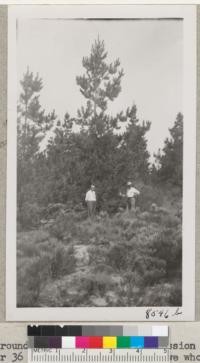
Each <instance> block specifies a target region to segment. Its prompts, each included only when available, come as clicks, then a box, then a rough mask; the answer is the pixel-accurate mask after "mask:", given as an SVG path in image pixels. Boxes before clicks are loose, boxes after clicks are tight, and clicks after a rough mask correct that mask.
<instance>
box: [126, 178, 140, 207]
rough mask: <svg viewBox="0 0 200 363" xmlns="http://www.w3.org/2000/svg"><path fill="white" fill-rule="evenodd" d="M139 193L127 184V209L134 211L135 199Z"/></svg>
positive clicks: (130, 183) (130, 184)
mask: <svg viewBox="0 0 200 363" xmlns="http://www.w3.org/2000/svg"><path fill="white" fill-rule="evenodd" d="M139 194H140V192H139V190H137V189H136V188H134V187H133V185H132V182H130V181H129V182H128V183H127V190H126V198H127V209H128V210H129V211H130V210H135V197H136V195H139Z"/></svg>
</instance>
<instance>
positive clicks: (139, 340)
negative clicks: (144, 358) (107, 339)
mask: <svg viewBox="0 0 200 363" xmlns="http://www.w3.org/2000/svg"><path fill="white" fill-rule="evenodd" d="M130 348H139V349H140V348H144V337H139V336H136V337H131V342H130Z"/></svg>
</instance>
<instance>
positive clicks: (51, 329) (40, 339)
mask: <svg viewBox="0 0 200 363" xmlns="http://www.w3.org/2000/svg"><path fill="white" fill-rule="evenodd" d="M144 329H146V332H145V333H146V334H145V335H142V334H141V332H142V331H143V332H144ZM148 329H149V331H147V325H145V326H143V328H142V329H141V327H137V329H136V327H135V326H127V327H119V326H109V327H108V326H100V325H99V326H83V327H80V326H64V327H59V326H47V325H46V326H38V327H37V326H28V336H29V348H56V349H121V348H125V349H131V348H133V349H147V348H153V349H157V348H167V346H168V344H169V337H168V327H167V326H162V325H158V326H152V327H150V326H148ZM36 333H38V334H36ZM77 333H78V334H77ZM80 333H81V334H80ZM88 333H90V334H88ZM91 333H92V334H91ZM105 333H106V334H105ZM116 333H117V334H116ZM119 333H120V334H119ZM137 333H139V334H137ZM147 333H148V334H147ZM72 334H73V335H72Z"/></svg>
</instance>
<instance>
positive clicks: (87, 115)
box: [76, 38, 124, 136]
mask: <svg viewBox="0 0 200 363" xmlns="http://www.w3.org/2000/svg"><path fill="white" fill-rule="evenodd" d="M106 58H107V52H106V51H105V45H104V41H101V40H100V39H99V38H98V39H97V40H95V42H94V44H93V45H92V48H91V54H90V56H89V57H83V60H82V65H83V67H84V68H85V74H84V75H83V76H78V77H76V82H77V85H78V86H80V92H81V93H82V95H83V96H84V97H85V98H86V99H87V105H86V107H85V108H84V107H81V108H80V109H78V118H77V123H79V124H80V125H81V127H82V128H84V127H89V129H90V131H91V132H93V133H95V134H96V135H98V136H101V135H103V134H104V133H105V132H107V131H108V130H109V129H110V128H111V124H112V120H111V119H110V118H109V117H108V115H106V113H105V112H106V110H107V106H108V102H109V101H114V99H115V98H116V97H117V96H118V95H119V93H120V91H121V79H122V77H123V75H124V72H123V69H119V67H120V61H119V59H116V60H115V61H114V62H113V63H110V64H109V63H107V62H106Z"/></svg>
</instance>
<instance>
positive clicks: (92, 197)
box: [85, 184, 96, 219]
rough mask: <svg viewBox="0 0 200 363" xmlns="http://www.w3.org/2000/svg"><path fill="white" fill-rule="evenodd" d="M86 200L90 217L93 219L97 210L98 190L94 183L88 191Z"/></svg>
mask: <svg viewBox="0 0 200 363" xmlns="http://www.w3.org/2000/svg"><path fill="white" fill-rule="evenodd" d="M85 201H86V203H87V208H88V217H89V218H91V219H93V217H94V216H95V210H96V192H95V186H94V185H93V184H92V185H91V187H90V189H89V190H88V191H87V193H86V196H85Z"/></svg>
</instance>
